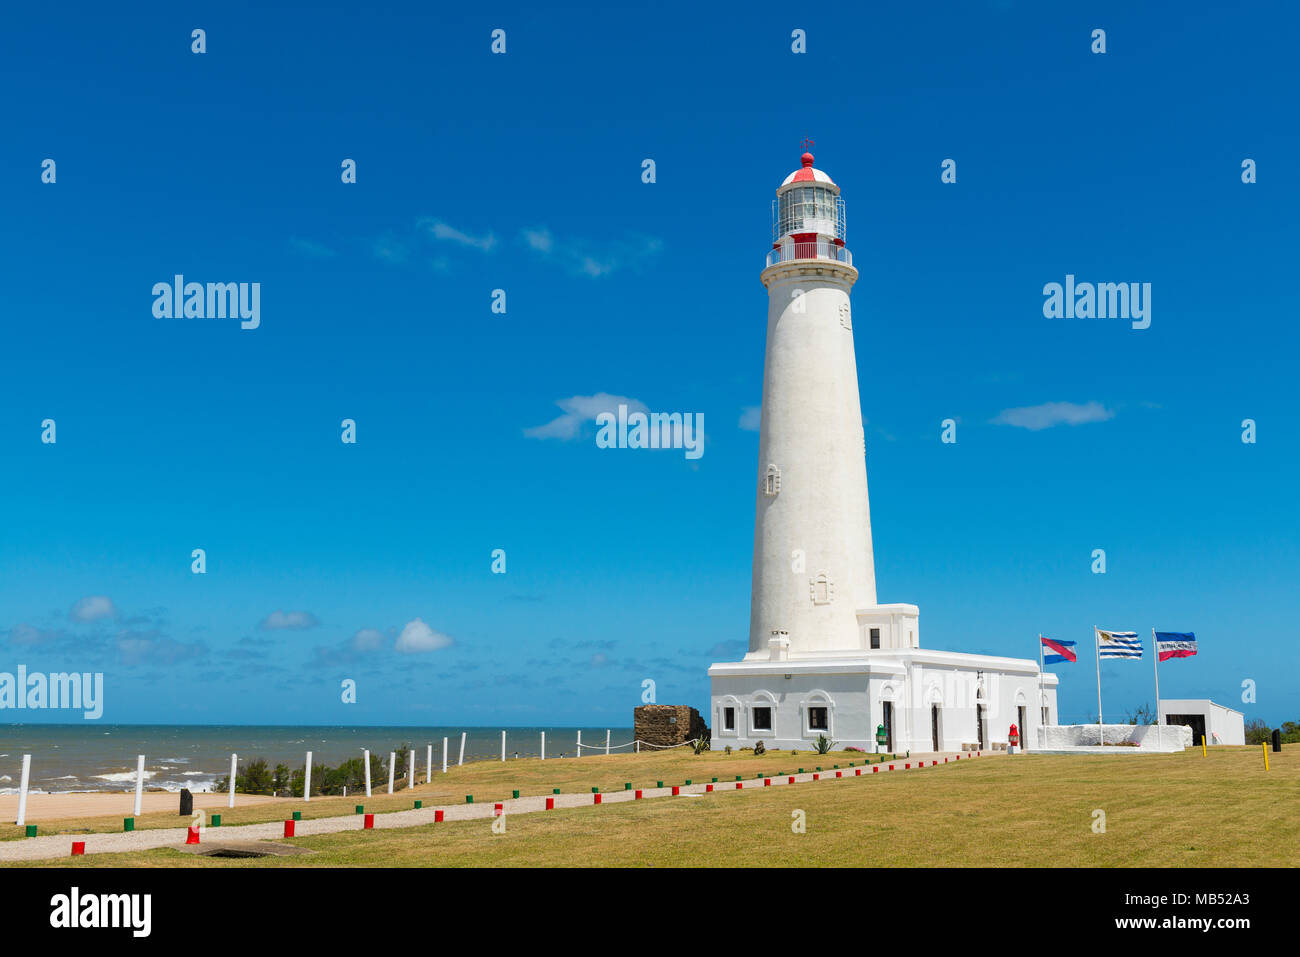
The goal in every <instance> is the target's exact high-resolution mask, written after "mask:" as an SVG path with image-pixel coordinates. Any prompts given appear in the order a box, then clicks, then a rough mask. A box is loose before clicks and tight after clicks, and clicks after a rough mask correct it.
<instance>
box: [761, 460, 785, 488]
mask: <svg viewBox="0 0 1300 957" xmlns="http://www.w3.org/2000/svg"><path fill="white" fill-rule="evenodd" d="M780 491H781V470H780V469H779V468H777V467H776V466H775V465H769V466H768V467H767V473H766V474H765V475H764V476H763V494H764V495H776V494H777V493H778V492H780Z"/></svg>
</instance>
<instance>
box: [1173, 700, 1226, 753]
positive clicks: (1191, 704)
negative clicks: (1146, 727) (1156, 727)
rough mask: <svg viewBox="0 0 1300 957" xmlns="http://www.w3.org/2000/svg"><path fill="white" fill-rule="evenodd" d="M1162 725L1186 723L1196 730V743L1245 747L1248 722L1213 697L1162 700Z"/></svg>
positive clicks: (1193, 739) (1194, 737) (1194, 734)
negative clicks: (1243, 745) (1203, 738)
mask: <svg viewBox="0 0 1300 957" xmlns="http://www.w3.org/2000/svg"><path fill="white" fill-rule="evenodd" d="M1159 709H1160V710H1159V715H1160V723H1161V724H1185V725H1189V726H1190V727H1191V729H1192V743H1193V744H1196V745H1199V744H1200V743H1201V736H1202V735H1204V736H1205V743H1206V744H1245V743H1246V719H1245V716H1244V715H1243V714H1242V713H1241V712H1240V711H1234V710H1232V709H1231V708H1227V707H1224V706H1223V705H1221V704H1215V703H1214V702H1213V701H1211V700H1210V699H1209V698H1162V699H1161V700H1160V702H1159Z"/></svg>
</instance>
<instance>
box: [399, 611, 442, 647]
mask: <svg viewBox="0 0 1300 957" xmlns="http://www.w3.org/2000/svg"><path fill="white" fill-rule="evenodd" d="M451 643H452V641H451V638H449V637H448V636H447V635H444V634H441V633H440V632H436V631H434V630H433V629H432V628H430V627H429V626H428V625H426V624H425V623H424V621H423V620H422V619H420V618H415V619H412V620H411V621H408V622H407V623H406V624H405V625H404V626H403V627H402V633H401V634H400V635H398V636H397V646H396V650H397V651H399V652H401V653H402V654H419V653H421V652H425V651H437V650H438V649H439V648H446V647H447V646H448V645H450V644H451Z"/></svg>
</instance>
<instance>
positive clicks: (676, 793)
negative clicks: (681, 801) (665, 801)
mask: <svg viewBox="0 0 1300 957" xmlns="http://www.w3.org/2000/svg"><path fill="white" fill-rule="evenodd" d="M681 793H682V792H681V789H680V788H678V787H677V785H675V784H674V785H673V797H677V795H679V794H681Z"/></svg>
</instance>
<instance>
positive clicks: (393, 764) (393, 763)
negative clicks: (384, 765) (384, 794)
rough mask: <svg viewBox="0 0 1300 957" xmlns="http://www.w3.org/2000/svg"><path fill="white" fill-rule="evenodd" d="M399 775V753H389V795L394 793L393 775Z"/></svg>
mask: <svg viewBox="0 0 1300 957" xmlns="http://www.w3.org/2000/svg"><path fill="white" fill-rule="evenodd" d="M396 773H397V753H396V752H394V751H389V752H388V793H389V794H392V793H393V775H394V774H396Z"/></svg>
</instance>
